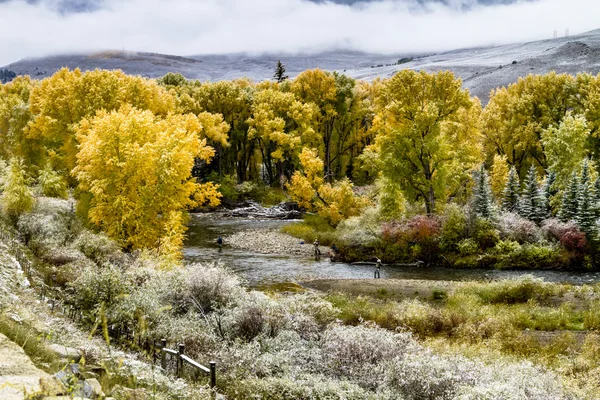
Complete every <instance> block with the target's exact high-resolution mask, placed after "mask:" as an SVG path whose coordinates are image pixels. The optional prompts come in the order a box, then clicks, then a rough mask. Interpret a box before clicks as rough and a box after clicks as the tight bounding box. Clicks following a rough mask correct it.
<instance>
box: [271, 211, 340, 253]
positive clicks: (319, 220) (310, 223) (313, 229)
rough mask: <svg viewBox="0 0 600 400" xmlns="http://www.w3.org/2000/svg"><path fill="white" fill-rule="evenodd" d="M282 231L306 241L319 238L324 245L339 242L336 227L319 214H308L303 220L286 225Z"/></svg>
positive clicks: (310, 241)
mask: <svg viewBox="0 0 600 400" xmlns="http://www.w3.org/2000/svg"><path fill="white" fill-rule="evenodd" d="M281 231H282V232H284V233H287V234H288V235H292V236H294V237H296V238H298V239H303V240H304V241H305V242H306V243H312V242H314V241H315V240H317V239H318V240H319V242H320V243H321V244H322V245H324V246H330V245H332V244H333V243H336V241H337V242H339V240H338V236H337V234H336V231H335V228H333V227H332V226H331V225H329V223H328V222H327V220H326V219H325V218H323V217H321V216H319V215H311V214H306V215H305V216H304V219H303V220H302V222H294V223H291V224H288V225H285V226H283V227H282V228H281Z"/></svg>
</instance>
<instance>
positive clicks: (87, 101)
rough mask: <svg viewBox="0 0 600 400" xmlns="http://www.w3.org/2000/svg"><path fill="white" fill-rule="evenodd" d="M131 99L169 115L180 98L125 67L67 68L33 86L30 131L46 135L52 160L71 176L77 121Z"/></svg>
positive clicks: (41, 136) (35, 136)
mask: <svg viewBox="0 0 600 400" xmlns="http://www.w3.org/2000/svg"><path fill="white" fill-rule="evenodd" d="M125 104H129V105H131V106H133V107H137V108H139V109H143V110H150V111H151V112H152V113H154V114H156V115H162V116H165V115H167V114H168V113H169V112H171V111H173V110H174V108H175V99H174V98H173V96H171V95H170V94H169V93H168V92H167V91H166V90H165V89H164V88H162V87H161V86H159V85H158V84H157V83H156V82H155V81H152V80H148V79H145V78H142V77H140V76H131V75H126V74H124V73H123V72H122V71H106V70H95V71H90V72H85V73H83V72H81V71H80V70H79V69H76V70H74V71H70V70H68V69H67V68H63V69H61V70H60V71H58V72H56V73H55V74H54V75H52V77H50V78H47V79H44V80H43V81H41V83H40V84H39V85H36V86H35V87H34V88H33V90H32V92H31V98H30V106H31V112H32V114H33V115H34V118H33V121H32V122H31V123H30V124H29V129H28V137H29V138H33V139H38V140H42V141H43V144H44V146H45V148H46V150H47V153H48V156H49V160H50V162H51V164H52V166H53V167H54V168H55V170H58V171H61V172H63V173H64V174H65V175H66V176H68V174H69V172H70V171H71V170H72V169H73V168H74V167H75V163H76V154H77V145H78V142H77V137H76V135H75V130H76V127H77V124H78V123H79V122H80V121H81V120H82V119H83V118H92V117H93V116H94V115H95V114H96V112H98V111H100V110H104V111H109V112H110V111H112V110H118V109H119V108H120V107H121V106H123V105H125Z"/></svg>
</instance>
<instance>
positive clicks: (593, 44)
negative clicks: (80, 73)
mask: <svg viewBox="0 0 600 400" xmlns="http://www.w3.org/2000/svg"><path fill="white" fill-rule="evenodd" d="M403 57H407V55H405V54H404V55H403V54H393V55H383V54H368V53H360V52H352V51H329V52H323V53H318V54H297V55H285V54H283V55H276V54H268V55H247V54H230V55H198V56H189V57H179V56H172V55H164V54H155V53H140V52H123V51H107V52H101V53H93V54H79V55H76V54H72V55H56V56H49V57H43V58H26V59H23V60H20V61H17V62H15V63H12V64H9V65H7V66H4V67H2V68H7V69H10V70H13V71H14V72H16V73H17V74H28V75H31V76H33V77H36V78H44V77H47V76H50V75H52V74H53V73H54V72H55V71H56V70H58V69H60V68H61V67H69V68H76V67H79V68H81V69H83V70H90V69H95V68H104V69H122V70H123V71H125V72H126V73H128V74H139V75H142V76H146V77H159V76H162V75H164V74H165V73H167V72H180V73H182V74H183V75H185V76H186V77H187V78H191V79H200V80H210V81H216V80H222V79H233V78H239V77H244V76H246V77H248V78H251V79H254V80H264V79H271V77H272V76H273V70H274V66H275V64H276V62H277V60H278V59H281V60H282V62H283V63H284V64H285V65H286V68H287V73H288V74H289V75H290V77H294V76H295V75H297V74H298V73H300V72H301V71H304V70H306V69H310V68H322V69H326V70H330V71H334V70H335V71H340V72H344V73H346V74H347V75H349V76H352V77H355V78H360V79H367V80H371V79H373V78H376V77H379V76H381V77H387V76H391V75H393V74H394V73H395V72H396V71H398V70H400V69H403V68H412V69H417V70H426V71H439V70H446V69H449V70H452V71H454V72H455V73H456V74H457V75H458V76H460V77H461V78H462V79H463V81H464V85H465V87H467V88H468V89H470V90H471V92H472V93H473V94H474V95H476V96H478V97H479V98H481V99H482V101H483V102H484V103H486V102H487V98H488V95H489V92H490V90H491V89H493V88H495V87H498V86H504V85H507V84H510V83H512V82H515V81H516V80H517V79H518V78H519V77H520V76H525V75H527V74H529V73H535V74H543V73H547V72H550V71H557V72H566V73H571V74H575V73H578V72H590V73H592V74H597V73H598V72H599V71H600V30H595V31H591V32H587V33H584V34H581V35H577V36H572V37H568V38H558V39H550V40H541V41H535V42H529V43H518V44H511V45H503V46H496V47H482V48H473V49H461V50H454V51H450V52H445V53H440V54H434V55H424V56H414V57H415V58H414V59H413V61H411V62H408V63H403V64H397V61H398V60H399V59H400V58H403Z"/></svg>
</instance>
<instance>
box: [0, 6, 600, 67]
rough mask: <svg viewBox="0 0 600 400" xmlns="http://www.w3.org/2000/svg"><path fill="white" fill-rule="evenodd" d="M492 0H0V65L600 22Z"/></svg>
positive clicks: (293, 48)
mask: <svg viewBox="0 0 600 400" xmlns="http://www.w3.org/2000/svg"><path fill="white" fill-rule="evenodd" d="M490 1H493V0H487V1H482V0H480V1H476V0H446V1H444V2H436V1H422V0H421V1H416V0H408V1H407V0H382V1H371V2H352V3H353V4H350V5H349V4H340V2H342V3H343V2H344V0H337V2H331V1H325V2H315V1H307V0H252V1H249V0H103V1H101V0H93V1H90V2H86V1H85V0H80V1H75V3H76V4H77V5H78V8H77V9H74V10H70V9H69V8H68V7H67V6H65V2H64V0H63V1H62V2H61V1H58V0H38V1H31V0H30V1H25V0H8V1H7V0H4V1H0V49H1V50H0V65H5V64H8V63H10V62H13V61H16V60H18V59H21V58H24V57H35V56H44V55H48V54H55V53H68V52H88V51H97V50H107V49H125V50H131V51H149V52H158V53H166V54H177V55H194V54H210V53H218V54H222V53H232V52H248V53H262V52H286V53H294V52H316V51H323V50H327V49H331V48H343V49H353V50H359V51H365V52H376V53H420V52H434V51H435V52H438V51H443V50H451V49H454V48H460V47H471V46H482V45H489V44H503V43H512V42H522V41H528V40H537V39H544V38H550V37H552V33H553V31H554V30H558V31H559V33H561V34H562V33H564V29H565V28H570V32H571V34H574V33H581V32H584V31H587V30H592V29H596V28H598V27H600V26H598V25H600V24H599V23H598V22H597V16H598V15H599V12H600V2H597V0H570V1H569V2H565V1H564V0H539V1H516V2H512V3H510V4H495V5H489V4H482V3H489V2H490ZM501 3H505V1H501ZM67 5H68V4H67Z"/></svg>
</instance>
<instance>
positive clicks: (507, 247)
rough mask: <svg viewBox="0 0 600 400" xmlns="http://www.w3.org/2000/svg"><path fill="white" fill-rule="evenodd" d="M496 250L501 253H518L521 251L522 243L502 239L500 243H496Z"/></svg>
mask: <svg viewBox="0 0 600 400" xmlns="http://www.w3.org/2000/svg"><path fill="white" fill-rule="evenodd" d="M494 251H495V252H496V253H498V254H500V255H504V254H510V253H518V252H520V251H521V245H520V244H519V242H515V241H512V240H501V241H499V242H498V243H496V246H495V247H494Z"/></svg>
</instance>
